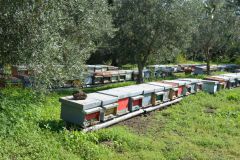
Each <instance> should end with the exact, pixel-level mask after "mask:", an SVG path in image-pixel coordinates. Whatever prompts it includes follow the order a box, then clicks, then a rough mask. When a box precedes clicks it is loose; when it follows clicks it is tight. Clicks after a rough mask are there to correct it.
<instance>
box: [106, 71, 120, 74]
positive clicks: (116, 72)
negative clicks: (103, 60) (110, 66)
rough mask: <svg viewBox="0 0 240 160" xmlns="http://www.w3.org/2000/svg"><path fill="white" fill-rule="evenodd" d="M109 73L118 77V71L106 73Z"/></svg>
mask: <svg viewBox="0 0 240 160" xmlns="http://www.w3.org/2000/svg"><path fill="white" fill-rule="evenodd" d="M108 72H110V73H111V75H119V72H118V71H108Z"/></svg>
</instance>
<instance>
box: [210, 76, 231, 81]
mask: <svg viewBox="0 0 240 160" xmlns="http://www.w3.org/2000/svg"><path fill="white" fill-rule="evenodd" d="M212 77H216V78H221V79H224V80H225V81H229V80H230V78H229V77H226V76H221V75H220V76H212Z"/></svg>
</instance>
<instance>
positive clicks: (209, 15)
mask: <svg viewBox="0 0 240 160" xmlns="http://www.w3.org/2000/svg"><path fill="white" fill-rule="evenodd" d="M196 19H197V21H196V24H197V30H196V32H195V33H194V34H193V43H192V44H193V46H194V48H195V50H197V51H200V52H201V53H203V56H204V59H205V61H206V63H207V74H210V63H211V61H212V60H213V56H214V55H215V56H216V55H217V56H221V55H222V52H221V51H222V50H223V49H224V47H226V45H227V44H228V42H229V40H230V39H231V38H232V37H233V33H234V30H235V14H234V13H233V12H229V11H228V10H227V9H226V1H225V0H206V1H202V6H201V10H200V12H199V15H198V17H196ZM193 46H192V47H193ZM219 54H221V55H219Z"/></svg>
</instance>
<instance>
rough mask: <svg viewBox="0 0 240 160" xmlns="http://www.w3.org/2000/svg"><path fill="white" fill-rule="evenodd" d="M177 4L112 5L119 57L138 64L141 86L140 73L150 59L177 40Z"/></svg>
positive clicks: (158, 0)
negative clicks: (116, 28) (113, 7)
mask: <svg viewBox="0 0 240 160" xmlns="http://www.w3.org/2000/svg"><path fill="white" fill-rule="evenodd" d="M177 2H179V3H177ZM180 4H181V3H180V1H176V0H175V1H172V0H171V1H169V0H144V1H138V0H125V1H121V0H116V1H114V6H115V11H114V12H113V15H114V16H113V17H114V24H115V26H116V27H118V28H119V30H118V32H117V35H116V37H115V39H116V42H117V43H118V44H117V46H118V47H117V50H118V52H120V54H118V56H121V57H122V58H124V59H125V61H131V62H132V63H136V64H137V66H138V70H139V76H138V81H137V82H138V83H142V82H143V77H142V71H143V69H144V66H145V65H146V63H147V61H148V59H149V57H150V56H152V55H153V54H156V53H158V51H159V49H161V48H163V47H165V46H166V45H168V44H171V43H172V42H173V40H174V39H175V38H176V37H177V36H178V34H177V33H178V30H179V26H178V22H179V21H178V20H177V18H178V16H179V15H177V14H176V11H177V10H178V5H180ZM158 58H161V57H158Z"/></svg>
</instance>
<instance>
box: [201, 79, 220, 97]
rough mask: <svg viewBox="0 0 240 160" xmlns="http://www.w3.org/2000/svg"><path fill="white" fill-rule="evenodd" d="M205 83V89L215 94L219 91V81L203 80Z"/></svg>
mask: <svg viewBox="0 0 240 160" xmlns="http://www.w3.org/2000/svg"><path fill="white" fill-rule="evenodd" d="M202 83H203V88H202V89H203V91H205V92H208V93H211V94H215V93H216V92H217V91H218V86H219V82H218V81H212V80H202Z"/></svg>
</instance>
